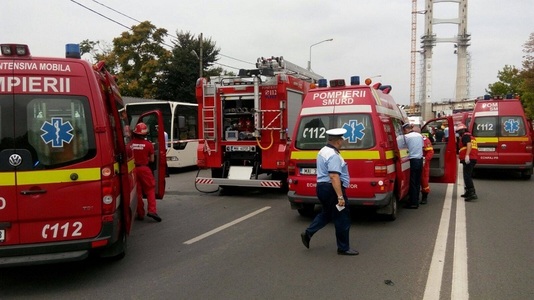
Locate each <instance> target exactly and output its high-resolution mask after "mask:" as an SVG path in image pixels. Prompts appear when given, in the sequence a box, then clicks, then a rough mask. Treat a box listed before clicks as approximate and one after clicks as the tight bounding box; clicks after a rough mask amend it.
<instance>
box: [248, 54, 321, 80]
mask: <svg viewBox="0 0 534 300" xmlns="http://www.w3.org/2000/svg"><path fill="white" fill-rule="evenodd" d="M256 68H258V69H260V70H272V71H273V72H274V73H275V74H287V75H291V76H293V77H296V78H299V79H302V80H304V81H307V82H312V81H313V82H317V81H318V80H319V79H322V78H324V77H323V76H321V75H319V74H316V73H314V72H312V71H309V70H307V69H305V68H303V67H300V66H298V65H296V64H294V63H291V62H289V61H287V60H285V59H284V57H283V56H280V57H274V56H271V58H264V57H260V58H258V60H257V61H256Z"/></svg>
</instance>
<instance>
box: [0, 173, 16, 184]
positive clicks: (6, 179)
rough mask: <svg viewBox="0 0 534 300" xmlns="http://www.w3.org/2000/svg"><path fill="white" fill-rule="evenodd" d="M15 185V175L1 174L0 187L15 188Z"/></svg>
mask: <svg viewBox="0 0 534 300" xmlns="http://www.w3.org/2000/svg"><path fill="white" fill-rule="evenodd" d="M13 185H15V173H13V172H9V173H0V186H13Z"/></svg>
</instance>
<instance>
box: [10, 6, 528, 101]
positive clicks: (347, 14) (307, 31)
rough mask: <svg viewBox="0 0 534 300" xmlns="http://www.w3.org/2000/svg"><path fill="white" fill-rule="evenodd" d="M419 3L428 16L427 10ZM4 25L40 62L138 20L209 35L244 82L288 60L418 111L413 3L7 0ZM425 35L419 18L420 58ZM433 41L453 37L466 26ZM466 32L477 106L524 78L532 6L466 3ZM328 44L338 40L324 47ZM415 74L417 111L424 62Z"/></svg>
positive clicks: (447, 83)
mask: <svg viewBox="0 0 534 300" xmlns="http://www.w3.org/2000/svg"><path fill="white" fill-rule="evenodd" d="M417 3H418V4H417V7H418V11H423V10H424V9H425V1H424V0H418V2H417ZM82 5H83V6H85V7H83V6H82ZM91 10H93V11H91ZM95 12H96V13H95ZM97 13H98V14H97ZM99 14H101V15H99ZM102 15H103V16H105V17H103V16H102ZM457 16H458V4H457V3H449V2H446V3H435V4H434V18H445V19H447V18H455V17H457ZM0 18H1V20H2V24H3V25H2V26H1V27H0V43H21V44H28V45H29V47H30V51H31V53H32V55H34V56H56V57H62V56H64V53H65V44H68V43H79V42H81V41H83V40H86V39H88V40H91V41H100V42H101V43H104V44H108V45H112V41H113V38H115V37H118V36H120V34H121V33H122V32H124V31H127V30H128V29H127V28H126V27H128V28H130V27H131V26H133V25H137V24H138V22H137V21H135V20H139V21H145V20H148V21H150V22H151V23H152V24H153V25H155V26H156V27H158V28H165V29H167V30H168V32H169V33H170V34H172V35H176V33H177V32H190V33H191V34H193V35H199V34H200V33H202V34H203V37H204V38H210V39H211V40H212V42H215V44H216V46H217V47H219V49H220V53H221V56H220V60H219V61H218V62H219V63H221V64H222V65H225V66H229V67H224V68H226V69H228V70H230V71H234V72H236V73H237V70H238V69H240V68H245V69H252V68H254V63H255V62H256V60H257V59H258V58H259V57H271V56H283V57H284V59H285V60H286V61H289V62H291V63H294V64H297V65H299V66H301V67H303V68H307V66H308V61H309V60H310V58H311V69H312V70H313V71H314V72H315V73H317V74H320V75H322V76H323V77H324V78H327V79H329V80H330V79H345V80H346V81H349V79H350V77H351V76H355V75H358V76H360V77H361V78H362V81H363V78H366V77H373V78H372V79H373V81H374V82H381V83H383V84H389V85H392V87H393V89H392V92H391V95H392V96H393V97H394V98H395V100H396V102H397V103H398V104H409V103H410V75H411V71H410V66H411V26H412V25H411V22H412V1H410V0H367V1H362V0H335V1H325V0H323V1H319V0H269V1H257V0H220V1H219V0H196V1H179V0H151V1H142V0H127V1H126V0H98V1H96V0H2V2H1V8H0ZM108 18H109V19H112V20H114V21H115V22H114V21H111V20H109V19H108ZM117 23H120V24H117ZM121 24H122V25H124V26H126V27H124V26H122V25H121ZM424 25H425V24H424V15H423V14H417V50H421V49H420V46H421V44H420V37H421V35H422V32H424ZM433 31H434V33H435V34H436V37H438V38H448V37H454V36H455V35H456V34H457V31H458V26H457V25H450V24H447V25H435V26H434V28H433ZM467 31H468V33H470V34H471V46H469V47H468V51H469V53H470V57H471V59H470V69H469V74H470V75H469V79H470V85H469V96H470V98H475V97H477V96H482V95H484V94H485V89H487V87H488V84H491V83H494V82H496V81H498V78H497V75H498V72H499V71H500V70H502V69H503V68H504V66H505V65H511V66H516V67H517V68H521V65H522V61H523V56H524V52H523V49H524V48H523V45H524V44H525V42H527V40H528V39H529V36H530V34H531V33H533V32H534V1H532V0H506V1H503V0H468V19H467ZM327 39H333V40H332V41H328V42H321V41H324V40H327ZM169 41H170V40H169ZM314 44H315V45H314ZM456 60H457V57H456V55H455V54H454V47H453V44H452V43H438V44H437V45H436V46H435V47H434V51H433V67H432V68H433V69H432V102H441V101H446V100H449V99H454V97H455V83H456ZM416 64H417V68H418V71H417V78H416V93H417V97H416V102H417V101H419V96H420V91H421V85H420V80H421V76H420V72H419V68H420V65H421V64H422V57H420V56H419V55H418V56H417V62H416ZM230 67H231V68H230Z"/></svg>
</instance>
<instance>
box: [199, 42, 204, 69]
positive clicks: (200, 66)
mask: <svg viewBox="0 0 534 300" xmlns="http://www.w3.org/2000/svg"><path fill="white" fill-rule="evenodd" d="M198 42H199V44H200V55H199V58H198V65H199V74H200V77H202V75H203V72H202V71H203V70H204V68H203V66H202V52H203V51H202V32H201V33H200V37H199V38H198Z"/></svg>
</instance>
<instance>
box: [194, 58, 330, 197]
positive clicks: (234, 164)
mask: <svg viewBox="0 0 534 300" xmlns="http://www.w3.org/2000/svg"><path fill="white" fill-rule="evenodd" d="M320 78H321V76H319V75H317V74H315V73H313V72H310V71H308V70H306V69H304V68H302V67H299V66H297V65H295V64H292V63H290V62H288V61H286V60H284V59H283V57H271V58H263V57H261V58H258V60H257V63H256V69H252V70H240V71H239V75H238V76H231V77H230V76H220V77H212V78H210V79H209V80H208V79H206V78H200V79H199V80H198V81H197V85H196V97H197V101H198V106H199V107H198V114H199V116H198V119H199V120H201V121H200V122H199V125H198V132H199V135H200V136H199V145H198V150H197V156H198V158H197V165H198V166H199V168H201V169H211V177H197V178H196V184H204V185H206V184H207V185H210V184H211V185H219V186H223V187H224V186H247V187H268V188H281V187H283V186H285V185H286V183H287V166H288V161H289V147H288V145H289V140H290V138H291V136H292V131H293V127H294V124H295V121H296V119H297V117H298V114H299V112H300V108H301V105H302V100H303V99H304V97H305V96H306V93H307V92H308V90H309V88H310V85H311V84H312V82H313V81H316V80H318V79H320ZM268 175H271V177H270V178H269V176H268Z"/></svg>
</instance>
